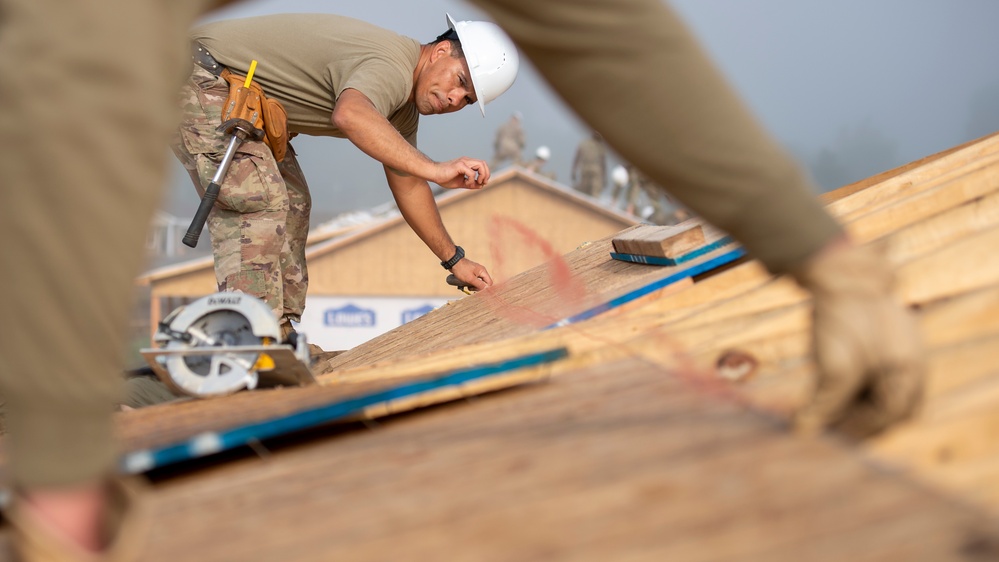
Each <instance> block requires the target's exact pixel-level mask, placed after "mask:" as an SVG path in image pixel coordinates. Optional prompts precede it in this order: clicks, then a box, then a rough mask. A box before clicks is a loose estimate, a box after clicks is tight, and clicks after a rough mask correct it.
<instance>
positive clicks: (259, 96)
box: [192, 43, 289, 162]
mask: <svg viewBox="0 0 999 562" xmlns="http://www.w3.org/2000/svg"><path fill="white" fill-rule="evenodd" d="M192 52H193V58H194V62H195V63H197V65H198V66H200V67H201V68H204V69H205V70H207V71H208V72H211V73H212V74H214V75H215V76H218V77H220V78H222V79H224V80H225V81H226V82H228V83H229V97H227V98H226V100H225V103H224V104H223V105H222V122H223V123H224V122H226V121H227V120H229V119H245V120H246V121H249V122H250V123H252V124H253V126H254V127H256V128H258V129H262V130H263V131H264V143H265V144H266V145H267V146H268V147H269V148H270V149H271V152H272V153H273V154H274V159H275V160H277V161H278V162H281V161H282V160H284V156H285V154H287V152H288V138H289V137H288V113H287V112H286V111H285V109H284V106H283V105H281V102H279V101H278V100H276V99H273V98H268V97H267V96H265V95H264V90H263V88H261V87H260V86H259V85H258V84H256V83H255V82H250V86H249V87H248V88H247V87H244V84H245V83H246V76H245V75H239V74H236V73H235V72H233V71H231V70H229V69H228V68H226V67H225V66H223V65H221V64H219V63H218V62H217V61H216V60H215V57H213V56H212V55H211V53H209V52H208V49H206V48H204V47H203V46H201V45H198V44H197V43H195V44H194V45H193V51H192Z"/></svg>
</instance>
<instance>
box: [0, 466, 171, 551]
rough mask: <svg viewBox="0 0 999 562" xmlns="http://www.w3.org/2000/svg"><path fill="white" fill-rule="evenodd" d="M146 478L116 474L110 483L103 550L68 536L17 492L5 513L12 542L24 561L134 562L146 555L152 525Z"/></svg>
mask: <svg viewBox="0 0 999 562" xmlns="http://www.w3.org/2000/svg"><path fill="white" fill-rule="evenodd" d="M148 496H149V492H148V491H147V485H146V484H145V481H144V480H142V479H140V478H138V477H135V478H128V479H121V478H115V479H113V480H111V481H110V482H109V484H108V497H107V500H108V504H107V513H106V515H105V518H104V525H103V527H104V530H105V533H104V534H105V535H106V537H105V540H104V541H103V542H105V544H106V547H105V549H104V551H103V552H99V553H97V552H91V551H89V550H85V549H84V548H82V547H81V546H80V545H78V544H77V543H75V542H73V541H72V540H70V539H68V538H67V537H66V536H65V534H64V532H63V531H62V530H61V529H58V528H57V527H55V526H54V525H53V524H52V522H51V521H49V520H48V519H47V518H46V517H45V516H43V515H42V514H41V513H39V511H38V509H37V508H33V507H32V506H31V505H30V504H29V503H28V502H27V501H26V500H25V499H24V498H23V497H21V496H20V495H15V497H14V499H13V502H12V505H11V507H10V508H9V509H8V510H7V511H6V512H5V513H4V515H5V517H6V518H7V520H8V522H9V523H10V526H11V529H10V531H9V536H10V544H11V546H12V547H13V550H14V554H15V558H16V559H17V560H19V561H20V562H134V561H138V560H141V559H142V550H143V549H144V548H145V546H146V542H147V540H148V538H149V535H150V531H151V529H152V522H153V520H152V512H151V507H150V504H149V499H148Z"/></svg>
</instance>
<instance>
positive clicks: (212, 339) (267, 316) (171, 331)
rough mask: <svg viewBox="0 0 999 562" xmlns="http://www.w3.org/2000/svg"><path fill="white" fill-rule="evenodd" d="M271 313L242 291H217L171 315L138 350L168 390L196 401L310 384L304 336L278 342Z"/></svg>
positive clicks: (278, 326)
mask: <svg viewBox="0 0 999 562" xmlns="http://www.w3.org/2000/svg"><path fill="white" fill-rule="evenodd" d="M280 340H281V327H280V325H279V324H278V321H277V319H276V318H275V316H274V313H273V312H272V311H271V309H270V308H269V307H268V306H267V305H266V304H264V303H263V302H262V301H261V300H260V299H257V298H255V297H252V296H250V295H247V294H244V293H217V294H214V295H209V296H207V297H203V298H201V299H198V300H196V301H194V302H192V303H191V304H188V305H186V306H182V307H180V308H178V309H176V310H174V311H173V312H171V313H170V314H169V315H168V316H167V317H166V318H164V319H163V321H162V322H160V324H159V329H158V330H157V332H156V335H155V336H154V337H153V342H154V343H155V344H156V346H157V347H156V348H153V349H143V350H141V353H142V355H143V356H144V357H145V358H146V362H148V363H149V365H150V366H151V367H152V368H153V371H155V372H156V374H157V375H158V376H159V377H160V379H162V380H163V382H165V383H166V384H167V385H168V386H170V387H171V388H172V389H173V390H175V391H177V392H180V393H182V394H186V395H188V396H196V397H210V396H223V395H226V394H232V393H233V392H237V391H239V390H242V389H244V388H245V389H249V390H252V389H254V388H256V387H257V386H258V385H266V386H278V385H302V384H310V383H313V382H315V379H314V377H313V376H312V373H311V371H310V370H309V349H308V345H307V344H306V341H305V337H304V336H303V335H301V334H299V335H298V338H296V341H293V342H290V343H284V342H281V341H280Z"/></svg>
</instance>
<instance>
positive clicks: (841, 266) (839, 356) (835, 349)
mask: <svg viewBox="0 0 999 562" xmlns="http://www.w3.org/2000/svg"><path fill="white" fill-rule="evenodd" d="M793 275H794V277H795V278H796V279H797V280H798V282H799V283H800V284H801V285H802V286H803V287H804V288H806V289H808V290H809V291H811V293H812V295H813V304H814V312H813V322H814V323H813V326H812V345H813V352H814V354H815V359H816V363H817V365H818V377H817V379H816V381H815V388H814V393H813V395H812V397H811V400H810V401H809V403H807V404H806V405H805V406H804V407H803V408H802V409H801V410H800V411H799V412H798V414H797V415H796V417H795V422H794V423H795V429H796V430H797V431H798V432H799V433H804V434H814V433H817V432H819V431H821V430H822V429H823V428H826V427H831V428H833V429H837V430H839V431H841V432H843V433H845V434H847V435H849V436H852V437H855V438H864V437H868V436H871V435H874V434H876V433H878V432H880V431H882V430H884V429H885V428H887V427H889V426H890V425H892V424H894V423H896V422H899V421H901V420H904V419H906V418H909V417H911V416H912V415H913V414H914V413H915V412H916V410H917V409H918V407H919V405H920V403H921V401H922V395H923V386H924V379H925V371H926V365H925V356H924V353H923V350H922V345H921V342H920V337H919V333H918V330H917V327H916V323H915V319H914V318H913V316H912V314H911V313H910V311H908V310H907V309H905V308H904V307H903V306H902V305H901V304H900V303H899V302H897V301H896V300H895V298H894V297H893V295H892V292H891V290H892V284H893V280H894V277H893V274H892V272H891V269H890V267H889V265H888V264H887V263H886V261H885V260H884V258H882V257H881V256H879V255H878V254H877V253H876V252H875V251H874V250H873V249H871V248H869V247H857V246H853V245H851V244H850V243H848V242H846V241H845V240H841V241H837V242H834V243H833V244H831V245H830V246H829V247H827V248H826V249H824V250H822V251H821V253H820V254H819V255H818V256H816V257H815V258H813V259H811V260H810V261H809V262H808V263H806V264H805V266H804V267H802V268H801V269H800V270H799V271H796V272H793Z"/></svg>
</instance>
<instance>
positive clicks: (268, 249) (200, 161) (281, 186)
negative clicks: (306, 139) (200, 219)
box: [173, 66, 312, 321]
mask: <svg viewBox="0 0 999 562" xmlns="http://www.w3.org/2000/svg"><path fill="white" fill-rule="evenodd" d="M228 93H229V86H228V84H227V83H226V82H225V80H223V79H221V78H217V77H215V76H213V75H212V74H210V73H208V72H206V71H205V70H203V69H201V68H200V67H197V66H195V69H194V72H193V73H192V75H191V79H190V81H188V83H187V84H186V85H185V86H184V88H183V89H182V91H181V104H182V105H181V107H182V109H183V121H182V123H181V126H180V129H179V131H178V132H179V135H178V138H176V139H175V140H174V143H173V146H174V152H175V153H176V154H177V158H179V159H180V161H181V163H182V164H183V165H184V167H185V168H186V169H187V171H188V173H189V174H190V175H191V179H192V180H193V181H194V185H195V187H196V188H197V190H198V194H199V195H202V194H204V190H205V188H207V186H208V184H209V182H210V181H211V179H212V176H214V175H215V171H216V169H217V168H218V165H219V162H220V161H221V160H222V155H223V153H224V152H225V149H226V147H227V145H228V138H227V137H226V136H225V135H223V134H222V133H219V132H218V131H217V130H216V127H218V126H219V125H220V124H221V121H222V104H223V103H224V102H225V99H226V97H227V96H228ZM311 208H312V196H311V195H310V194H309V187H308V184H307V183H306V181H305V176H304V174H303V173H302V169H301V168H300V167H299V165H298V160H297V159H296V157H295V152H294V150H292V149H291V147H290V146H289V147H288V153H287V155H286V156H285V158H284V160H283V161H282V162H280V163H278V162H277V161H275V160H274V155H273V154H271V151H270V149H269V148H267V145H265V144H264V143H263V142H246V143H243V144H242V145H241V146H240V148H239V149H238V150H237V152H236V155H235V157H234V158H233V161H232V164H231V165H230V166H229V171H228V172H227V173H226V176H225V178H224V179H223V182H222V191H221V192H220V193H219V198H218V200H217V201H216V203H215V208H214V209H213V210H212V212H211V214H210V215H209V216H208V231H209V233H210V235H211V239H212V253H213V254H214V256H215V278H216V280H217V281H218V289H219V291H236V290H239V291H243V292H244V293H247V294H250V295H253V296H255V297H258V298H260V299H261V300H263V301H264V302H266V303H267V304H268V305H269V306H270V307H271V308H272V309H273V310H274V313H275V314H276V315H277V316H278V318H281V317H287V318H290V319H292V320H295V321H298V320H300V319H301V316H302V311H303V310H304V309H305V293H306V290H307V288H308V284H309V275H308V270H307V269H306V264H305V240H306V237H307V236H308V234H309V212H310V210H311Z"/></svg>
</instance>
